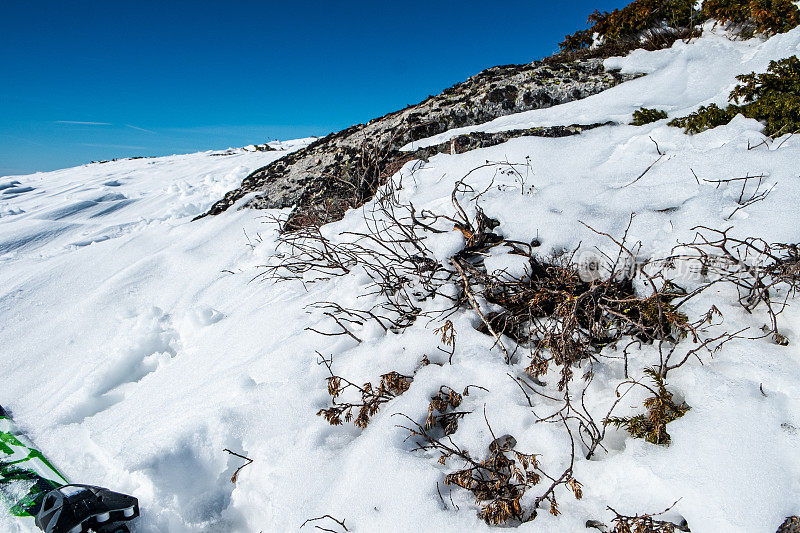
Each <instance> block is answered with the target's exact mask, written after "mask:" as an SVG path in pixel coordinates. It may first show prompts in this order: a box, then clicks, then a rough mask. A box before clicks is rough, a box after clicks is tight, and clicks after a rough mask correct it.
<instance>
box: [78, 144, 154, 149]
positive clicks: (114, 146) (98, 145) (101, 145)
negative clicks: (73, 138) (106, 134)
mask: <svg viewBox="0 0 800 533" xmlns="http://www.w3.org/2000/svg"><path fill="white" fill-rule="evenodd" d="M79 146H90V147H92V148H125V149H128V150H147V147H146V146H129V145H127V144H94V143H80V144H79Z"/></svg>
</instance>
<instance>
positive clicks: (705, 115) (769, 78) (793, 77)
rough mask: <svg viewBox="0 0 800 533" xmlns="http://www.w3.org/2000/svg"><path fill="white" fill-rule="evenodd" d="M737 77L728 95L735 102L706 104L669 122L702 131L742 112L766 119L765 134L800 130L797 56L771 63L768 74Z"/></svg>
mask: <svg viewBox="0 0 800 533" xmlns="http://www.w3.org/2000/svg"><path fill="white" fill-rule="evenodd" d="M736 79H737V80H739V81H740V82H741V83H740V84H739V85H737V86H736V88H734V89H733V91H731V94H730V96H729V97H728V100H729V101H731V102H734V103H733V104H730V105H728V106H727V107H725V108H724V109H723V108H720V107H719V106H717V105H715V104H711V105H709V106H703V107H701V108H700V109H698V110H697V111H695V112H694V113H691V114H690V115H688V116H686V117H681V118H676V119H674V120H671V121H670V122H669V123H668V124H669V125H670V126H677V127H679V128H683V129H684V130H685V131H686V133H699V132H701V131H705V130H707V129H711V128H716V127H717V126H721V125H723V124H727V123H729V122H730V121H731V119H732V118H733V117H735V116H736V115H737V114H739V113H741V114H742V115H744V116H746V117H748V118H754V119H756V120H760V121H761V122H763V123H764V124H765V127H764V134H765V135H769V136H771V137H776V136H779V135H781V134H784V133H795V132H797V131H800V59H798V58H797V56H791V57H788V58H786V59H781V60H780V61H772V62H770V64H769V68H768V69H767V72H765V73H762V74H756V73H755V72H752V73H750V74H744V75H741V76H737V77H736ZM740 103H741V105H740Z"/></svg>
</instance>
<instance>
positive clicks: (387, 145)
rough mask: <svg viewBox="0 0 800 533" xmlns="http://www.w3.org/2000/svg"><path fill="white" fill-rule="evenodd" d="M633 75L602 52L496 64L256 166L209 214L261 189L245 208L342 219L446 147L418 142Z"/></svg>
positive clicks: (313, 219) (470, 141)
mask: <svg viewBox="0 0 800 533" xmlns="http://www.w3.org/2000/svg"><path fill="white" fill-rule="evenodd" d="M630 77H632V76H629V75H622V74H619V73H618V72H608V71H606V70H605V69H604V68H603V64H602V60H599V59H591V60H585V61H575V62H571V63H559V64H545V63H541V62H533V63H529V64H526V65H506V66H498V67H493V68H490V69H488V70H485V71H483V72H481V73H480V74H477V75H475V76H473V77H471V78H469V79H468V80H467V81H465V82H463V83H459V84H457V85H454V86H453V87H450V88H449V89H446V90H445V91H443V92H442V93H441V94H439V95H437V96H430V97H428V98H427V99H426V100H424V101H423V102H421V103H420V104H417V105H414V106H409V107H407V108H405V109H403V110H401V111H396V112H394V113H390V114H388V115H385V116H383V117H380V118H377V119H374V120H371V121H370V122H368V123H367V124H358V125H356V126H351V127H350V128H347V129H345V130H343V131H340V132H338V133H333V134H331V135H328V136H327V137H324V138H322V139H319V140H317V141H315V142H314V143H312V144H311V145H309V146H307V147H306V148H304V149H302V150H299V151H297V152H294V153H291V154H288V155H287V156H286V157H283V158H281V159H279V160H277V161H275V162H273V163H271V164H269V165H267V166H265V167H263V168H260V169H258V170H256V171H255V172H253V173H252V174H250V175H249V176H248V177H247V178H245V179H244V181H243V182H242V184H241V186H240V187H239V188H237V189H235V190H233V191H230V192H229V193H227V194H226V195H225V197H224V198H222V199H221V200H219V201H218V202H217V203H215V204H214V205H213V206H212V207H211V209H210V210H209V211H208V213H206V215H209V214H210V215H215V214H218V213H221V212H222V211H225V210H226V209H228V208H229V207H230V206H232V205H233V204H234V203H236V202H237V201H238V200H240V199H242V198H243V197H245V196H246V195H249V194H251V193H254V192H255V193H257V194H256V195H255V196H254V197H253V198H251V199H250V200H248V201H247V202H246V203H245V204H244V206H243V207H250V208H260V209H265V208H283V207H290V206H297V209H296V211H295V216H294V221H295V223H296V224H299V225H303V224H307V223H324V222H328V221H331V220H336V219H338V218H340V217H341V216H342V215H343V213H344V211H345V210H346V209H348V208H350V207H355V206H357V205H359V204H360V203H363V202H364V201H366V200H367V199H368V198H369V197H371V195H372V193H374V190H375V188H376V187H377V186H378V185H379V184H380V183H381V182H382V181H383V180H385V179H386V178H387V177H388V176H391V174H393V173H394V172H396V171H397V170H398V169H399V168H400V166H402V164H403V163H405V162H406V161H409V160H410V159H416V158H420V157H424V156H425V153H435V152H437V151H442V150H443V147H442V146H439V147H432V148H429V149H426V150H427V152H426V151H418V152H415V153H409V152H401V151H400V148H401V147H402V146H404V145H406V144H408V143H410V142H412V141H417V140H420V139H423V138H426V137H430V136H432V135H436V134H438V133H443V132H445V131H447V130H450V129H452V128H458V127H463V126H470V125H475V124H481V123H484V122H488V121H490V120H492V119H495V118H497V117H499V116H503V115H509V114H512V113H519V112H521V111H528V110H531V109H540V108H545V107H550V106H553V105H557V104H562V103H566V102H569V101H572V100H578V99H581V98H585V97H587V96H590V95H593V94H596V93H599V92H601V91H603V90H605V89H608V88H610V87H612V86H614V85H616V84H618V83H620V82H621V81H624V80H626V79H629V78H630ZM569 128H572V129H569ZM583 128H585V127H583ZM583 128H582V127H580V126H571V127H565V128H564V129H561V130H558V129H555V128H536V129H535V130H530V131H529V130H517V133H518V134H517V135H515V134H514V133H512V132H503V133H502V134H471V135H469V136H466V138H464V137H465V136H462V137H461V138H460V139H461V141H460V143H461V144H464V147H463V148H462V149H460V151H464V150H465V149H472V148H476V147H482V146H490V145H491V144H492V143H494V144H497V143H498V142H503V140H499V139H503V138H504V137H505V139H507V138H510V137H511V136H519V135H523V134H530V135H536V134H537V133H538V134H542V135H548V134H549V135H551V136H553V135H556V136H562V135H564V134H574V133H578V132H579V131H580V130H581V129H583ZM520 131H529V133H519V132H520ZM203 216H205V215H203Z"/></svg>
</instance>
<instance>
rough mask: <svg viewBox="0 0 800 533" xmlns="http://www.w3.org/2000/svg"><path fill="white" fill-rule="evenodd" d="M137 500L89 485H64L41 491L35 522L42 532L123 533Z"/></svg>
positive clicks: (135, 508)
mask: <svg viewBox="0 0 800 533" xmlns="http://www.w3.org/2000/svg"><path fill="white" fill-rule="evenodd" d="M137 516H139V500H137V499H136V498H134V497H133V496H126V495H125V494H120V493H118V492H113V491H110V490H108V489H104V488H101V487H94V486H91V485H64V486H62V487H59V488H57V489H53V490H51V491H50V492H48V493H47V494H45V496H44V499H43V500H42V506H41V508H40V509H39V512H38V513H37V514H36V525H37V526H39V528H40V529H41V530H42V531H44V532H45V533H89V532H93V533H127V532H128V531H129V529H128V526H127V525H126V524H125V523H126V522H128V521H130V520H133V519H134V518H136V517H137Z"/></svg>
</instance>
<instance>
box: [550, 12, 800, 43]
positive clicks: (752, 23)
mask: <svg viewBox="0 0 800 533" xmlns="http://www.w3.org/2000/svg"><path fill="white" fill-rule="evenodd" d="M694 4H695V1H694V0H634V1H633V2H631V3H630V4H628V5H627V6H625V7H623V8H622V9H615V10H614V11H611V12H607V11H606V12H600V11H595V12H594V13H592V14H591V15H589V20H588V22H589V24H590V25H591V26H590V27H589V29H586V30H580V31H577V32H575V33H573V34H571V35H567V36H566V37H565V38H564V41H562V42H561V43H559V46H560V47H561V51H562V52H576V51H579V50H585V49H587V48H589V47H590V46H591V45H592V43H593V42H594V39H593V36H594V34H595V33H596V34H598V35H600V36H601V37H603V38H604V39H605V44H606V45H610V44H614V43H622V42H631V41H636V40H638V39H639V37H640V36H641V34H642V32H645V31H647V30H652V29H657V28H662V27H664V26H666V27H669V28H674V29H683V28H692V27H694V26H695V25H696V24H699V23H701V22H703V21H705V20H708V19H716V20H718V21H720V22H724V23H732V24H737V25H739V26H741V31H742V34H743V35H744V36H745V37H747V36H749V35H748V34H752V33H753V32H758V33H763V34H766V35H771V34H775V33H782V32H786V31H789V30H791V29H792V28H794V27H795V26H798V25H800V10H798V8H797V6H796V5H795V4H794V2H792V0H705V1H704V2H703V7H702V9H701V10H700V11H699V12H698V11H695V9H694ZM676 35H677V34H676ZM659 43H660V44H661V45H669V44H672V43H671V41H670V40H660V41H659Z"/></svg>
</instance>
